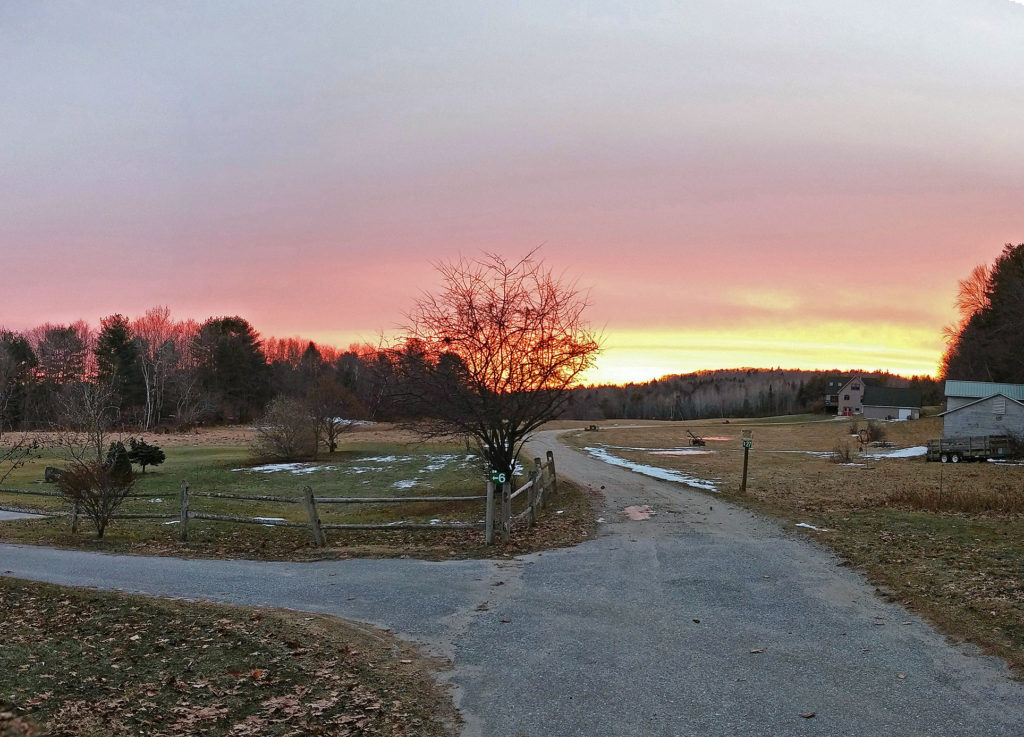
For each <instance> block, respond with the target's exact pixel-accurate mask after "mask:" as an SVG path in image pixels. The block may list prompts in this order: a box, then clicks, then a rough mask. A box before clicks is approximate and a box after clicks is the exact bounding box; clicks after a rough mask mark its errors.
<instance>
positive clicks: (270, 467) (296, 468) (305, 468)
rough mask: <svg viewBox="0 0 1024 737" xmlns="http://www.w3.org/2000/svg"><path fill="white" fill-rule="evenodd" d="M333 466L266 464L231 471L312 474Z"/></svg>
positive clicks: (327, 469)
mask: <svg viewBox="0 0 1024 737" xmlns="http://www.w3.org/2000/svg"><path fill="white" fill-rule="evenodd" d="M333 468H334V466H310V465H307V464H305V463H267V464H265V465H262V466H252V467H251V468H232V469H231V470H232V471H255V472H257V473H276V472H278V471H291V472H292V473H299V474H304V473H314V472H316V471H330V470H332V469H333Z"/></svg>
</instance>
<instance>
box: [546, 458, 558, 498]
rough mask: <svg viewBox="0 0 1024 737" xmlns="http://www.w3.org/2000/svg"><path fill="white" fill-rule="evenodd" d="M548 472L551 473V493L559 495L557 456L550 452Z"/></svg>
mask: <svg viewBox="0 0 1024 737" xmlns="http://www.w3.org/2000/svg"><path fill="white" fill-rule="evenodd" d="M548 470H549V472H550V473H551V493H552V494H557V493H558V474H556V473H555V454H554V453H552V452H551V451H550V450H549V451H548Z"/></svg>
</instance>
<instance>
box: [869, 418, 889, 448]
mask: <svg viewBox="0 0 1024 737" xmlns="http://www.w3.org/2000/svg"><path fill="white" fill-rule="evenodd" d="M887 432H888V431H887V430H886V427H885V425H883V424H882V423H881V422H876V421H875V420H869V421H868V426H867V433H868V442H869V443H873V442H875V441H877V440H885V436H886V433H887Z"/></svg>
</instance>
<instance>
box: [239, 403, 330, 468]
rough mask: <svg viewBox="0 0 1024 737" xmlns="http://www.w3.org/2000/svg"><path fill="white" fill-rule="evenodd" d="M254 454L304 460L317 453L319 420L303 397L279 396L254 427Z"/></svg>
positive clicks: (268, 406) (279, 458) (269, 405)
mask: <svg viewBox="0 0 1024 737" xmlns="http://www.w3.org/2000/svg"><path fill="white" fill-rule="evenodd" d="M253 430H254V432H255V438H254V439H253V443H252V447H251V450H252V454H253V456H254V457H255V458H256V459H257V460H261V461H267V460H271V461H300V460H307V459H309V458H315V457H316V450H317V422H316V418H315V417H314V416H313V413H312V412H311V411H310V407H309V404H308V403H307V402H304V401H302V400H301V399H293V398H291V397H277V398H276V399H274V400H273V401H272V402H271V403H270V404H268V405H267V410H266V412H264V413H263V416H262V417H261V418H260V419H259V421H258V422H257V423H256V425H255V426H254V427H253Z"/></svg>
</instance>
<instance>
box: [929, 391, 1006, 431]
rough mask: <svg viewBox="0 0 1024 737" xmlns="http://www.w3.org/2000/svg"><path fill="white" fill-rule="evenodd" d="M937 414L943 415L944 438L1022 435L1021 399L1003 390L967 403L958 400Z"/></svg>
mask: <svg viewBox="0 0 1024 737" xmlns="http://www.w3.org/2000/svg"><path fill="white" fill-rule="evenodd" d="M939 416H940V417H941V418H942V437H944V438H963V437H970V436H975V435H1014V436H1024V402H1019V401H1017V400H1016V399H1013V398H1012V397H1008V396H1006V395H1005V394H1002V393H999V394H993V395H991V396H988V397H984V398H982V399H975V400H974V401H973V402H971V403H969V404H960V405H958V406H957V407H956V408H955V409H949V410H946V411H945V412H943V413H942V414H941V415H939Z"/></svg>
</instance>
